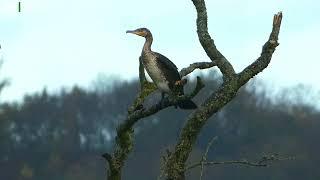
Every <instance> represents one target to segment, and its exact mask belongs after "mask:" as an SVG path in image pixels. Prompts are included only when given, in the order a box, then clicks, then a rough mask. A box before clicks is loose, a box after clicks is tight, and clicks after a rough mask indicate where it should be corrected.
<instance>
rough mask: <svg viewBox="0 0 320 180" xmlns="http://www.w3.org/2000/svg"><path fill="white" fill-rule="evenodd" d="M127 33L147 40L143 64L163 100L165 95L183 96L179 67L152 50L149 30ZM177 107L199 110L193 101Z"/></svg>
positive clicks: (143, 29)
mask: <svg viewBox="0 0 320 180" xmlns="http://www.w3.org/2000/svg"><path fill="white" fill-rule="evenodd" d="M127 33H132V34H136V35H138V36H142V37H144V38H145V39H146V42H145V43H144V46H143V49H142V53H141V57H142V64H143V65H144V67H145V69H146V70H147V72H148V74H149V76H150V77H151V79H152V80H153V82H154V83H155V84H156V86H157V87H158V89H159V90H160V91H161V92H162V98H163V97H164V93H167V94H168V95H172V96H181V95H183V94H184V92H183V84H182V83H179V82H181V77H180V74H179V72H178V68H177V66H176V65H175V64H174V63H173V62H171V61H170V60H169V59H168V58H167V57H165V56H164V55H162V54H160V53H157V52H153V51H152V50H151V44H152V41H153V38H152V34H151V32H150V31H149V29H147V28H139V29H136V30H133V31H127ZM177 105H178V107H179V108H181V109H195V108H197V105H196V104H195V103H194V102H193V101H191V100H183V101H180V102H179V103H178V104H177Z"/></svg>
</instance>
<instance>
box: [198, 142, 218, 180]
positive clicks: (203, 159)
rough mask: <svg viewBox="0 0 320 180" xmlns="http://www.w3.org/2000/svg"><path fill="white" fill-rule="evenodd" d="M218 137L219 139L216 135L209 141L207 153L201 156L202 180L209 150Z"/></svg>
mask: <svg viewBox="0 0 320 180" xmlns="http://www.w3.org/2000/svg"><path fill="white" fill-rule="evenodd" d="M217 139H218V137H217V136H215V137H213V138H212V139H211V140H210V141H209V143H208V145H207V148H206V151H205V153H204V154H203V156H202V158H201V161H200V162H201V168H200V180H201V179H202V176H203V170H204V163H205V162H206V161H207V157H208V152H209V150H210V148H211V146H212V144H213V142H214V141H216V140H217Z"/></svg>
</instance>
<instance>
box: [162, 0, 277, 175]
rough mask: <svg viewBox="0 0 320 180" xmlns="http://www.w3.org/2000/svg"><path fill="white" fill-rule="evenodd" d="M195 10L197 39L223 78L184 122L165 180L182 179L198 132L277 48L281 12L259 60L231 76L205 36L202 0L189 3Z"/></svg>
mask: <svg viewBox="0 0 320 180" xmlns="http://www.w3.org/2000/svg"><path fill="white" fill-rule="evenodd" d="M192 1H193V3H194V5H195V7H196V9H197V14H198V18H197V29H198V35H199V40H200V42H201V44H202V46H203V48H204V49H205V51H206V52H207V55H208V56H209V57H210V58H211V59H214V58H216V57H218V59H219V60H220V61H219V60H217V61H213V62H216V63H217V66H218V67H219V69H220V70H221V72H222V73H223V75H224V77H225V79H226V80H227V81H224V82H223V84H222V85H221V87H220V88H218V90H217V91H216V92H214V93H212V94H211V95H210V96H209V97H208V98H207V99H206V100H205V101H204V102H203V103H202V104H201V106H200V107H198V109H196V110H195V111H194V112H193V113H192V114H191V115H190V116H189V117H188V119H187V122H186V124H185V126H184V127H183V129H182V131H181V134H180V137H179V140H178V142H177V145H176V146H175V149H174V151H173V153H172V154H171V155H170V157H169V158H168V162H167V163H166V167H165V171H166V172H165V174H166V175H167V179H168V180H172V179H176V180H184V179H185V163H186V161H187V159H188V157H189V155H190V152H191V151H192V147H193V145H194V143H195V141H196V139H197V137H198V135H199V134H200V131H201V129H202V127H203V126H204V124H205V123H206V122H207V120H208V119H209V118H210V117H211V116H212V115H213V114H214V113H216V112H217V111H219V110H220V109H221V108H222V107H223V106H225V105H226V104H227V103H228V102H230V101H231V100H232V99H233V98H234V97H235V95H236V93H237V92H238V90H239V88H240V87H241V86H242V85H244V84H245V83H246V82H247V81H248V80H249V79H250V78H252V77H253V76H254V75H256V74H257V73H259V72H261V71H262V70H263V69H265V68H266V67H267V65H268V64H269V62H270V60H271V57H272V54H273V52H274V50H275V48H276V46H277V45H278V42H277V40H278V35H279V31H280V25H281V20H282V13H281V12H279V13H278V14H276V15H274V18H273V28H272V32H271V35H270V38H269V40H268V42H267V43H266V44H265V45H264V47H263V52H262V54H261V57H260V58H259V59H258V60H257V61H255V62H254V63H253V64H251V65H249V66H248V67H247V68H246V69H245V70H244V71H243V72H241V73H240V74H237V75H234V70H233V68H232V66H231V64H230V63H229V62H228V61H227V60H226V59H225V58H224V57H223V56H222V55H221V54H220V53H219V51H218V50H216V47H215V45H214V42H213V40H212V39H211V38H210V36H209V34H208V33H207V15H206V8H205V3H204V0H192Z"/></svg>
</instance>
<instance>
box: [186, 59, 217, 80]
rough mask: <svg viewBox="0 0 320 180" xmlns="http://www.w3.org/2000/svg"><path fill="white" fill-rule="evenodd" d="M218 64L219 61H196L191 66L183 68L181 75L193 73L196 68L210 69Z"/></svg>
mask: <svg viewBox="0 0 320 180" xmlns="http://www.w3.org/2000/svg"><path fill="white" fill-rule="evenodd" d="M216 65H217V63H214V62H196V63H192V64H190V66H189V67H187V68H183V69H181V71H180V76H181V77H184V76H186V75H188V74H190V73H192V72H193V71H194V70H196V69H208V68H211V67H213V66H216Z"/></svg>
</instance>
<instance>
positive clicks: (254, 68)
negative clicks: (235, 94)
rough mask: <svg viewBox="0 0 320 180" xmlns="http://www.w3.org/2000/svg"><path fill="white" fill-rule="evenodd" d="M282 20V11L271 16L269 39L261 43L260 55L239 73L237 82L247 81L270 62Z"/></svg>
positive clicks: (243, 82)
mask: <svg viewBox="0 0 320 180" xmlns="http://www.w3.org/2000/svg"><path fill="white" fill-rule="evenodd" d="M281 20H282V12H278V13H277V14H275V15H274V16H273V27H272V31H271V34H270V37H269V40H268V41H267V42H266V43H265V44H264V45H263V48H262V52H261V55H260V57H259V58H258V59H257V60H256V61H255V62H253V63H252V64H250V65H249V66H248V67H246V68H245V69H244V70H243V71H242V72H241V73H239V75H238V77H239V83H240V84H241V85H243V84H245V83H246V82H248V81H249V80H250V79H251V78H252V77H254V76H255V75H256V74H258V73H259V72H261V71H263V70H264V69H265V68H266V67H267V66H268V65H269V63H270V61H271V58H272V54H273V52H274V51H275V49H276V47H277V46H278V45H279V43H278V35H279V32H280V26H281Z"/></svg>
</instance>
